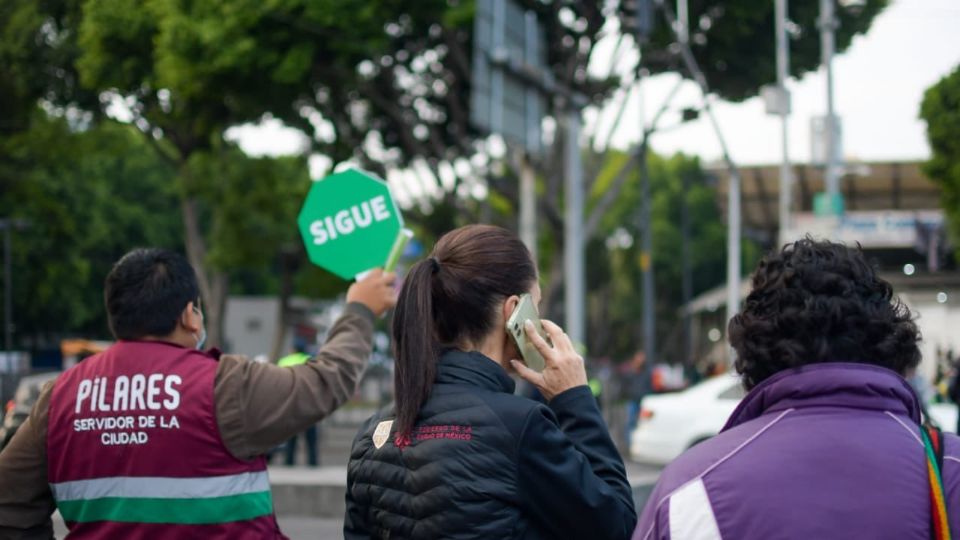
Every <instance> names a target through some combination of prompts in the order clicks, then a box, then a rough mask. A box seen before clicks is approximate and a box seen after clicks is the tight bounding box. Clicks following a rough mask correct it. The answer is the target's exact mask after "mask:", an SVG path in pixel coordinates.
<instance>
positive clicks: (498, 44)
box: [490, 0, 507, 133]
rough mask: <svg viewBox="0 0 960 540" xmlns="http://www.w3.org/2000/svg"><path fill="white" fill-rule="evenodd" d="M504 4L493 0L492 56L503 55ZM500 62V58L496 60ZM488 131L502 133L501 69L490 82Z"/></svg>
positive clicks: (503, 1) (495, 71)
mask: <svg viewBox="0 0 960 540" xmlns="http://www.w3.org/2000/svg"><path fill="white" fill-rule="evenodd" d="M506 9H507V8H506V2H505V0H493V47H492V48H491V50H492V51H493V55H494V56H497V55H502V54H505V52H506V51H505V49H504V40H505V37H504V32H505V27H506V21H505V19H506ZM498 60H500V58H498ZM490 131H491V133H503V69H494V70H493V74H492V75H491V80H490Z"/></svg>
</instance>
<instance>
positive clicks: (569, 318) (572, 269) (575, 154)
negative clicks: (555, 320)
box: [564, 103, 586, 344]
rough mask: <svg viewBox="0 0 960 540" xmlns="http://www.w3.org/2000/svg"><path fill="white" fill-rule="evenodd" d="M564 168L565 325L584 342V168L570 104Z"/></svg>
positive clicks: (576, 121)
mask: <svg viewBox="0 0 960 540" xmlns="http://www.w3.org/2000/svg"><path fill="white" fill-rule="evenodd" d="M568 106H569V107H570V109H569V111H568V112H567V140H566V146H567V148H566V152H564V153H565V154H566V155H565V156H564V157H565V161H564V165H565V168H566V175H565V180H566V186H565V190H566V224H565V225H564V229H565V231H564V232H565V237H566V241H565V246H564V273H565V274H566V277H567V279H566V283H567V287H566V302H565V306H564V308H565V312H566V313H565V314H566V326H567V334H569V336H570V339H571V340H572V341H573V342H574V343H581V344H585V343H586V341H585V339H584V338H585V337H586V336H585V325H584V318H585V315H586V314H585V313H584V309H585V302H584V284H585V280H584V273H583V170H582V167H581V164H580V110H579V109H578V108H577V107H576V106H575V105H573V104H572V103H569V104H568Z"/></svg>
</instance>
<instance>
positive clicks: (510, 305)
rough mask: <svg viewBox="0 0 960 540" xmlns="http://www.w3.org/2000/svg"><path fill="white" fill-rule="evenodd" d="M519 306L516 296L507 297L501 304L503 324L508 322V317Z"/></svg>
mask: <svg viewBox="0 0 960 540" xmlns="http://www.w3.org/2000/svg"><path fill="white" fill-rule="evenodd" d="M518 305H520V297H519V296H517V295H513V296H509V297H507V299H506V300H504V302H503V322H507V321H509V320H510V316H511V315H513V311H514V310H515V309H517V306H518Z"/></svg>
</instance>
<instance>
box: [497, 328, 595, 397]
mask: <svg viewBox="0 0 960 540" xmlns="http://www.w3.org/2000/svg"><path fill="white" fill-rule="evenodd" d="M541 324H542V326H543V329H544V330H545V331H546V333H547V335H548V336H549V337H550V341H552V342H553V343H552V344H550V343H547V341H546V340H545V339H543V338H542V337H540V334H539V332H537V330H536V328H535V327H534V325H533V324H532V323H530V322H528V323H527V324H526V329H527V335H528V336H530V340H531V341H532V342H533V346H534V347H535V348H536V350H537V351H538V352H539V353H540V355H541V356H542V357H543V359H544V363H545V364H546V367H544V368H543V371H542V372H537V371H534V370H532V369H530V368H529V367H527V366H526V365H524V364H523V363H522V362H518V361H516V360H512V361H511V362H512V365H513V369H515V370H516V371H517V373H518V374H519V375H520V376H521V377H523V378H524V379H525V380H526V381H528V382H530V383H531V384H533V385H534V386H536V387H537V389H539V390H540V393H542V394H543V397H545V398H547V400H548V401H549V400H551V399H553V398H554V397H556V396H557V395H559V394H562V393H563V392H566V391H567V390H569V389H571V388H576V387H578V386H585V385H586V384H587V370H586V368H585V367H584V364H583V357H582V356H580V354H578V353H577V351H576V349H575V348H574V346H573V342H572V341H570V337H569V336H567V335H566V334H565V333H563V329H561V328H560V327H559V326H557V325H555V324H553V323H552V322H550V321H541Z"/></svg>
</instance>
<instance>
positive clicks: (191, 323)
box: [178, 302, 203, 334]
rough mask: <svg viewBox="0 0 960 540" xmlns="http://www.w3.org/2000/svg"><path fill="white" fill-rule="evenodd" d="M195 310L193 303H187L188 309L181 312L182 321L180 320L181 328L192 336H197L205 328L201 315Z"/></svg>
mask: <svg viewBox="0 0 960 540" xmlns="http://www.w3.org/2000/svg"><path fill="white" fill-rule="evenodd" d="M195 308H196V306H195V305H194V303H193V302H187V307H185V308H183V311H181V312H180V319H179V320H178V322H179V323H180V326H182V327H183V328H184V330H186V331H187V332H189V333H191V334H195V333H197V332H199V331H200V329H201V328H203V323H202V322H201V320H200V314H199V313H197V310H196V309H195Z"/></svg>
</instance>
